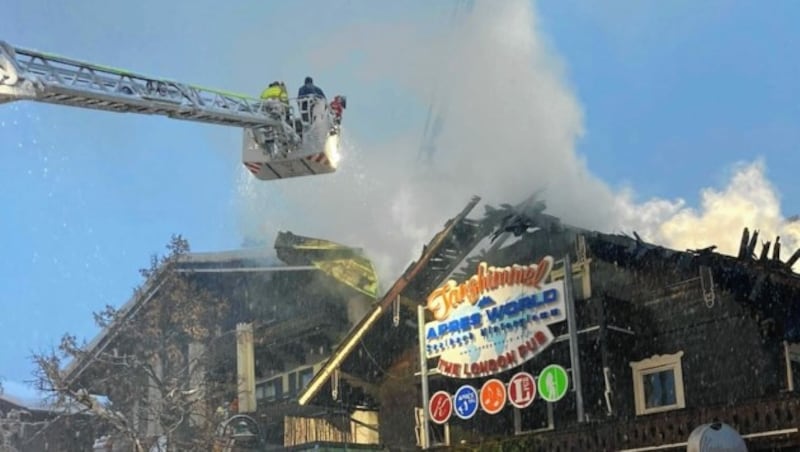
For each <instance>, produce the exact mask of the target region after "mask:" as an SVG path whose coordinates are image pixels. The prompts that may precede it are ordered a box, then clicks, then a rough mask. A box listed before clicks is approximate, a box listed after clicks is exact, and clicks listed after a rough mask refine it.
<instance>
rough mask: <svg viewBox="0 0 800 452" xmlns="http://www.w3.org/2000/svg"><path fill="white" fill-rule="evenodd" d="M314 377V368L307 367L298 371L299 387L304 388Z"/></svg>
mask: <svg viewBox="0 0 800 452" xmlns="http://www.w3.org/2000/svg"><path fill="white" fill-rule="evenodd" d="M312 378H314V368H313V367H308V368H306V369H303V370H301V371H300V389H301V390H302V389H305V387H306V386H308V384H309V383H311V379H312Z"/></svg>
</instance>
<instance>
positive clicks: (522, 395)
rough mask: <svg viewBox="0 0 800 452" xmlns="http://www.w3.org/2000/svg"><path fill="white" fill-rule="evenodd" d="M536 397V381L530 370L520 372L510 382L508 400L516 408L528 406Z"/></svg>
mask: <svg viewBox="0 0 800 452" xmlns="http://www.w3.org/2000/svg"><path fill="white" fill-rule="evenodd" d="M535 398H536V382H535V381H534V380H533V375H531V374H529V373H528V372H519V373H518V374H516V375H514V376H513V377H511V380H510V381H509V382H508V401H509V402H511V404H512V405H514V406H515V407H516V408H520V409H521V408H527V407H528V406H530V404H531V403H533V399H535Z"/></svg>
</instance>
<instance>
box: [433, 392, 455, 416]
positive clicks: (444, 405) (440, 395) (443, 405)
mask: <svg viewBox="0 0 800 452" xmlns="http://www.w3.org/2000/svg"><path fill="white" fill-rule="evenodd" d="M428 412H429V413H430V415H431V421H433V422H435V423H437V424H444V423H445V422H447V421H448V420H449V419H450V416H451V415H452V414H453V400H452V399H451V398H450V394H448V393H447V392H446V391H438V392H436V393H434V394H433V396H431V400H430V401H429V402H428Z"/></svg>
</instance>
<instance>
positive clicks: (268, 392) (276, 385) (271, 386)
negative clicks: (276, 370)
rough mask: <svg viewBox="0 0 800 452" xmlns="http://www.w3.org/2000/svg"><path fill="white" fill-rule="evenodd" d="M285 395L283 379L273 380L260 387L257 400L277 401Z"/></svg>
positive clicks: (257, 390) (257, 391)
mask: <svg viewBox="0 0 800 452" xmlns="http://www.w3.org/2000/svg"><path fill="white" fill-rule="evenodd" d="M282 393H283V377H277V378H273V379H272V380H269V381H267V382H266V383H263V384H261V385H259V387H258V388H257V389H256V398H258V399H265V400H276V399H278V398H280V397H281V395H282Z"/></svg>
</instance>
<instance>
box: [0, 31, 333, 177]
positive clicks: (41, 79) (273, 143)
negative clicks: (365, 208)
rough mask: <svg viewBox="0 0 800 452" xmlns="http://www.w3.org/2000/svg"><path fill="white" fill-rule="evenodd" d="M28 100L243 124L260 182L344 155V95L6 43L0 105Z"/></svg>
mask: <svg viewBox="0 0 800 452" xmlns="http://www.w3.org/2000/svg"><path fill="white" fill-rule="evenodd" d="M21 100H30V101H36V102H45V103H50V104H58V105H65V106H69V107H80V108H89V109H95V110H105V111H111V112H117V113H138V114H146V115H160V116H167V117H170V118H174V119H182V120H186V121H195V122H204V123H211V124H218V125H224V126H232V127H239V128H242V129H244V139H243V143H242V163H243V164H244V166H245V167H246V168H247V170H248V171H250V172H251V173H252V174H253V175H254V176H255V177H257V178H258V179H261V180H274V179H284V178H290V177H298V176H306V175H317V174H326V173H332V172H334V171H336V168H337V165H338V163H339V160H340V158H341V156H340V153H339V140H340V134H341V119H342V112H343V110H344V108H346V106H347V99H346V98H345V97H344V96H336V97H335V98H334V99H333V101H331V103H330V104H329V103H328V102H327V100H325V99H323V98H321V97H318V96H317V97H314V96H310V97H303V98H298V99H292V100H294V101H296V104H297V109H296V110H295V108H294V106H292V103H291V100H290V102H289V103H288V104H287V103H284V102H280V101H279V100H264V99H256V98H252V97H248V96H243V95H240V94H234V93H229V92H224V91H219V90H214V89H208V88H202V87H199V86H195V85H189V84H185V83H179V82H175V81H172V80H167V79H162V78H156V77H149V76H145V75H142V74H137V73H134V72H130V71H126V70H121V69H115V68H110V67H104V66H100V65H97V64H92V63H86V62H83V61H77V60H73V59H70V58H64V57H61V56H56V55H52V54H48V53H44V52H38V51H34V50H28V49H21V48H18V47H13V46H11V45H9V44H7V43H5V42H3V41H0V104H2V103H5V102H13V101H21Z"/></svg>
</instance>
